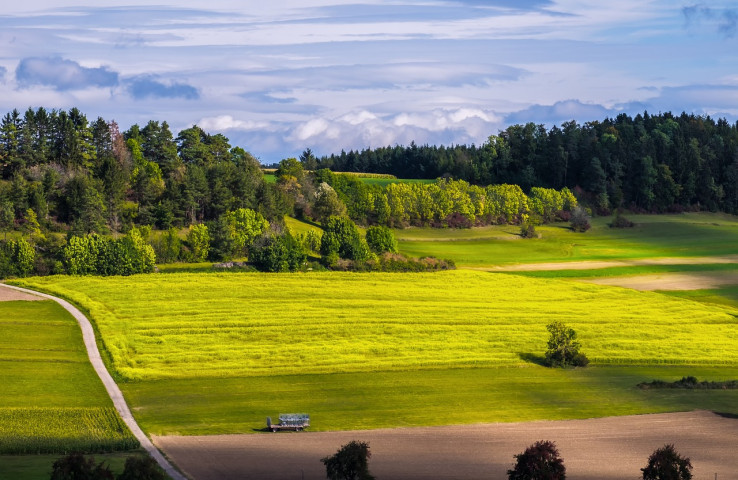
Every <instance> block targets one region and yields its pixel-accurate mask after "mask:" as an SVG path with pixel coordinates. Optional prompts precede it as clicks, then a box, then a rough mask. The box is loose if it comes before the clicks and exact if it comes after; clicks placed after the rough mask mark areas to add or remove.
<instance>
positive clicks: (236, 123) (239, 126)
mask: <svg viewBox="0 0 738 480" xmlns="http://www.w3.org/2000/svg"><path fill="white" fill-rule="evenodd" d="M198 125H199V126H200V127H202V128H203V129H204V130H206V131H208V130H215V131H218V132H223V131H227V130H259V129H268V128H269V127H270V125H269V123H268V122H255V121H253V120H236V119H235V118H233V117H232V116H231V115H220V116H217V117H205V118H203V119H201V120H200V121H199V122H198Z"/></svg>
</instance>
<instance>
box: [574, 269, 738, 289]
mask: <svg viewBox="0 0 738 480" xmlns="http://www.w3.org/2000/svg"><path fill="white" fill-rule="evenodd" d="M582 281H583V282H589V283H596V284H598V285H611V286H616V287H627V288H632V289H635V290H705V289H712V288H719V287H722V286H726V285H738V274H737V273H734V272H700V273H653V274H645V275H633V276H627V277H609V278H595V279H587V280H582Z"/></svg>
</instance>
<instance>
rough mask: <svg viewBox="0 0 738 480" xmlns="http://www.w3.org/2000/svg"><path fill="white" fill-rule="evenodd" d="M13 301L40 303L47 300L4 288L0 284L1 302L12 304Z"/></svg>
mask: <svg viewBox="0 0 738 480" xmlns="http://www.w3.org/2000/svg"><path fill="white" fill-rule="evenodd" d="M13 300H26V301H39V300H45V298H41V297H37V296H36V295H30V294H28V293H23V292H19V291H17V290H13V289H12V288H7V287H4V286H2V285H1V284H0V302H11V301H13Z"/></svg>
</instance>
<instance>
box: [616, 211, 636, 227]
mask: <svg viewBox="0 0 738 480" xmlns="http://www.w3.org/2000/svg"><path fill="white" fill-rule="evenodd" d="M634 226H635V223H633V222H631V221H630V220H628V219H627V218H625V217H624V216H622V215H620V213H619V212H618V214H617V215H615V218H614V219H613V221H612V223H610V228H633V227H634Z"/></svg>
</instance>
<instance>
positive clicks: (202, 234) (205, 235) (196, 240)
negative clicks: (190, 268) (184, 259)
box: [185, 223, 210, 262]
mask: <svg viewBox="0 0 738 480" xmlns="http://www.w3.org/2000/svg"><path fill="white" fill-rule="evenodd" d="M185 242H186V245H187V247H188V248H189V251H190V254H189V257H190V258H189V260H190V261H191V262H204V261H205V260H206V259H207V258H208V254H209V253H210V232H209V230H208V227H207V225H205V224H204V223H197V224H194V225H190V228H189V230H188V231H187V239H186V240H185Z"/></svg>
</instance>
